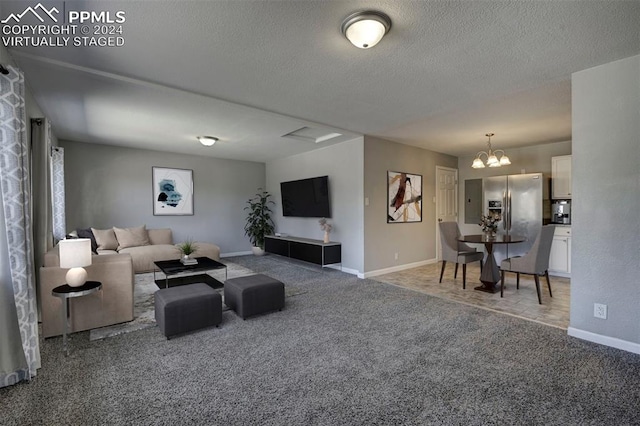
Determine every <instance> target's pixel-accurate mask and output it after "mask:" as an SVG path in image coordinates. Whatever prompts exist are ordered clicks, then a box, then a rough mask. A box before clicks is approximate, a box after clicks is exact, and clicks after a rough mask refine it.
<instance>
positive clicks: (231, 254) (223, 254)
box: [220, 250, 253, 257]
mask: <svg viewBox="0 0 640 426" xmlns="http://www.w3.org/2000/svg"><path fill="white" fill-rule="evenodd" d="M249 254H253V252H252V251H251V250H249V251H237V252H234V253H220V257H233V256H247V255H249Z"/></svg>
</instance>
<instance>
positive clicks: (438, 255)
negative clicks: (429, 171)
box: [433, 166, 460, 262]
mask: <svg viewBox="0 0 640 426" xmlns="http://www.w3.org/2000/svg"><path fill="white" fill-rule="evenodd" d="M441 170H444V171H449V172H455V173H456V193H455V197H454V198H455V210H456V222H458V223H460V206H458V198H459V197H460V188H459V184H458V179H459V177H460V171H459V170H458V169H454V168H452V167H445V166H436V173H435V176H434V181H435V185H434V187H433V189H434V191H435V194H436V196H435V200H436V202H435V205H436V206H435V207H436V224H435V227H436V229H435V237H436V239H435V243H436V261H437V262H439V261H441V260H442V247H441V239H440V226H439V223H440V221H441V220H442V219H441V218H440V217H438V216H437V215H438V212H439V211H440V210H439V209H438V207H439V201H442V200H439V199H438V194H439V192H438V173H439V172H440V171H441Z"/></svg>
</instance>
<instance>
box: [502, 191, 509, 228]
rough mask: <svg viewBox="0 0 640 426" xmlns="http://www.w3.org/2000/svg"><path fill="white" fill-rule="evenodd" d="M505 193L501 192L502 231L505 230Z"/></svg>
mask: <svg viewBox="0 0 640 426" xmlns="http://www.w3.org/2000/svg"><path fill="white" fill-rule="evenodd" d="M507 215H508V212H507V192H506V191H502V229H504V230H505V231H506V230H507Z"/></svg>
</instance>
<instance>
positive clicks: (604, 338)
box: [569, 56, 640, 353]
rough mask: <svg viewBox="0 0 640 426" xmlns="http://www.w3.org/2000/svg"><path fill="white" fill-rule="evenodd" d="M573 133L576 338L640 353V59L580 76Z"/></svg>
mask: <svg viewBox="0 0 640 426" xmlns="http://www.w3.org/2000/svg"><path fill="white" fill-rule="evenodd" d="M572 126H573V158H572V180H573V188H572V192H573V197H574V200H575V201H574V202H573V204H572V257H571V266H572V271H571V317H570V328H569V334H572V335H574V336H578V337H582V338H585V339H587V340H593V341H598V342H600V343H605V344H608V345H610V346H617V347H622V348H624V349H627V350H631V351H634V352H637V353H640V316H639V315H638V313H639V309H640V278H638V277H639V275H638V267H640V139H639V138H640V136H639V135H640V56H633V57H630V58H626V59H622V60H619V61H616V62H611V63H609V64H606V65H602V66H598V67H595V68H591V69H587V70H584V71H580V72H577V73H574V74H573V76H572ZM594 303H604V304H606V305H607V307H608V318H607V319H606V320H603V319H598V318H594V316H593V304H594Z"/></svg>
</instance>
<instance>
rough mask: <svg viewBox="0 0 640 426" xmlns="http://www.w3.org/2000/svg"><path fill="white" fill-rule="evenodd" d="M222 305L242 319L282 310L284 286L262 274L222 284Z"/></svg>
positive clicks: (233, 279)
mask: <svg viewBox="0 0 640 426" xmlns="http://www.w3.org/2000/svg"><path fill="white" fill-rule="evenodd" d="M224 303H225V305H227V306H228V307H229V308H230V309H233V310H234V311H235V312H236V314H238V315H239V316H240V318H242V319H246V318H248V317H250V316H252V315H258V314H262V313H265V312H270V311H275V310H281V309H282V308H284V284H282V283H281V282H280V281H278V280H276V279H274V278H271V277H268V276H266V275H263V274H256V275H249V276H246V277H239V278H232V279H230V280H227V281H225V283H224Z"/></svg>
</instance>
